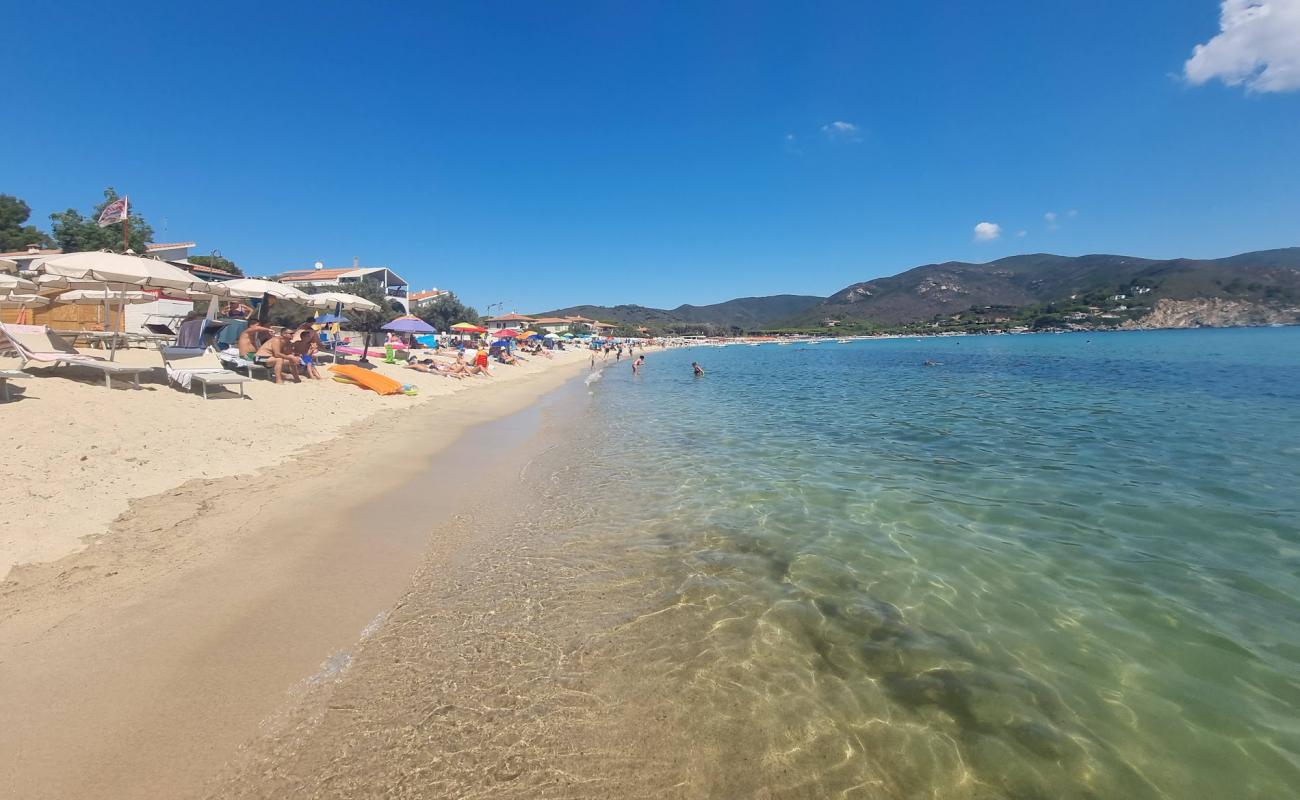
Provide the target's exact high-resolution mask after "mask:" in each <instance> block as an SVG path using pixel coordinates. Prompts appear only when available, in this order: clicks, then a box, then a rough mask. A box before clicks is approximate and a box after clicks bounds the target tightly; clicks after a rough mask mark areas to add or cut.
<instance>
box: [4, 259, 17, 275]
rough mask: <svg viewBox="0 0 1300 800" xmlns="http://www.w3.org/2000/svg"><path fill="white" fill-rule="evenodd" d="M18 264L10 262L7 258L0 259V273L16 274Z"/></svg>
mask: <svg viewBox="0 0 1300 800" xmlns="http://www.w3.org/2000/svg"><path fill="white" fill-rule="evenodd" d="M17 271H18V262H17V261H11V260H9V259H7V258H0V272H17Z"/></svg>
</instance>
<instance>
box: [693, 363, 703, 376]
mask: <svg viewBox="0 0 1300 800" xmlns="http://www.w3.org/2000/svg"><path fill="white" fill-rule="evenodd" d="M691 369H693V370H695V377H697V378H703V377H704V367H701V366H700V365H699V364H697V363H696V362H694V361H692V362H691Z"/></svg>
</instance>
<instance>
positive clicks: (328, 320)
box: [312, 314, 352, 325]
mask: <svg viewBox="0 0 1300 800" xmlns="http://www.w3.org/2000/svg"><path fill="white" fill-rule="evenodd" d="M351 321H352V320H350V319H348V318H347V317H345V316H343V315H341V314H321V315H320V316H319V317H317V318H316V319H314V320H312V322H316V323H319V324H321V325H333V324H335V323H338V324H339V325H342V324H343V323H345V322H351Z"/></svg>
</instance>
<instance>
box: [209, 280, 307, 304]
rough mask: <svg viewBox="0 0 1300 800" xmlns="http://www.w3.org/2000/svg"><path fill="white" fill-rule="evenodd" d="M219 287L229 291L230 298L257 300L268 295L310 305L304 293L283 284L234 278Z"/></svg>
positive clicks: (222, 282)
mask: <svg viewBox="0 0 1300 800" xmlns="http://www.w3.org/2000/svg"><path fill="white" fill-rule="evenodd" d="M221 286H223V287H225V288H226V289H228V290H229V291H230V296H231V297H245V298H258V297H262V296H264V295H270V296H271V297H274V298H275V299H277V300H292V301H293V302H295V303H299V304H301V305H309V304H310V303H309V301H308V298H310V297H311V295H309V294H307V293H306V292H304V291H301V290H300V289H295V288H294V287H292V286H288V285H286V284H283V283H276V282H275V281H268V280H264V279H262V278H235V279H234V280H229V281H221Z"/></svg>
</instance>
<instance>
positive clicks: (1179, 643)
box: [212, 329, 1300, 800]
mask: <svg viewBox="0 0 1300 800" xmlns="http://www.w3.org/2000/svg"><path fill="white" fill-rule="evenodd" d="M692 360H698V361H700V362H701V363H702V364H703V365H704V366H705V368H706V370H707V373H708V374H707V375H706V376H705V377H704V378H701V379H695V378H693V377H692V373H691V369H690V362H691V361H692ZM926 361H933V362H938V363H937V364H936V365H934V366H922V364H923V363H924V362H926ZM537 418H538V419H539V420H541V422H540V427H539V429H538V432H537V435H536V436H535V437H534V438H533V439H532V440H530V443H529V444H528V445H527V446H526V447H525V449H528V448H531V450H530V451H529V453H530V454H528V455H527V456H526V457H527V458H528V463H527V466H526V467H525V468H523V469H520V470H518V471H514V470H511V471H509V472H503V471H497V472H495V473H494V475H493V478H492V481H491V483H490V484H488V485H486V486H485V492H486V494H485V495H484V496H483V497H482V498H468V499H467V501H468V505H467V506H466V508H465V509H453V511H455V513H456V517H455V520H454V521H453V522H452V523H451V524H449V525H448V526H447V527H446V528H445V529H443V530H441V531H439V532H438V533H437V535H438V536H440V537H441V538H442V541H444V542H455V543H457V544H456V545H455V546H451V547H450V548H448V547H447V546H446V545H443V546H440V547H435V548H434V550H433V551H431V552H432V555H431V559H432V560H431V562H430V567H429V569H427V570H425V571H424V572H423V573H422V574H421V576H420V577H418V578H417V580H416V582H415V584H414V587H413V589H412V591H411V593H410V594H409V595H408V596H407V597H406V598H405V600H404V601H403V603H402V604H401V605H400V606H399V607H398V608H396V609H393V611H392V613H391V614H390V615H389V616H388V617H387V621H386V622H385V623H384V625H382V626H381V627H380V628H379V629H378V630H377V631H375V632H374V633H373V636H372V637H371V638H370V639H369V640H368V641H367V642H366V643H365V645H364V646H363V647H361V648H360V650H359V651H358V653H357V655H356V658H355V660H354V662H353V665H352V667H351V668H350V670H349V671H348V672H347V673H346V674H344V675H342V676H341V677H340V678H339V679H338V681H337V682H336V685H333V686H331V687H329V689H328V691H325V692H324V693H323V696H322V697H320V698H317V699H315V700H314V701H313V702H311V703H306V704H304V706H303V708H302V709H300V710H299V711H298V712H297V716H296V721H295V722H294V723H293V724H292V725H288V726H286V727H284V728H283V729H282V730H280V731H276V732H274V733H272V734H271V735H270V736H268V737H267V741H265V742H262V743H260V744H258V745H257V746H254V747H251V748H250V749H249V751H248V754H249V757H248V758H247V760H246V764H245V765H244V766H242V767H240V769H239V770H238V771H237V773H236V774H235V776H234V778H232V779H231V780H230V781H228V782H226V783H222V784H221V785H220V786H219V788H218V789H217V790H215V791H214V792H213V794H212V796H213V797H223V798H230V797H281V796H314V797H361V796H383V797H426V796H431V797H433V796H436V797H444V796H445V797H492V798H511V797H518V798H530V799H533V800H535V799H536V798H547V797H562V798H578V797H590V798H607V797H675V798H704V797H769V798H823V797H843V798H889V799H890V800H892V799H894V798H945V799H947V798H953V799H955V798H972V799H977V800H994V799H995V798H997V799H999V800H1003V799H1007V798H1014V799H1015V800H1030V799H1031V798H1032V799H1034V800H1037V799H1039V798H1042V799H1043V800H1047V799H1048V798H1099V799H1100V798H1126V799H1127V798H1136V799H1141V798H1216V799H1218V798H1258V799H1259V800H1272V799H1273V798H1283V797H1293V796H1295V787H1296V786H1300V718H1298V716H1297V709H1300V491H1297V487H1300V329H1266V330H1230V331H1178V332H1142V333H1122V334H1120V333H1117V334H1090V335H1059V336H1050V335H1044V336H1002V337H969V338H960V339H958V338H949V339H925V340H919V341H918V340H884V341H868V342H860V343H853V344H834V343H823V344H818V345H811V346H810V345H792V346H776V345H765V346H761V347H745V346H740V347H734V346H733V347H728V348H721V349H718V348H696V349H691V350H685V351H672V352H667V353H660V352H652V353H650V354H649V355H648V358H647V364H646V366H645V369H644V373H643V375H642V376H640V377H636V378H634V377H633V376H632V375H631V371H630V365H629V364H628V362H627V361H626V360H624V361H622V362H618V363H614V362H612V361H611V362H610V363H609V364H608V365H607V366H606V367H605V368H604V369H603V370H602V371H601V372H600V373H599V379H595V378H593V379H590V380H588V381H587V382H586V383H575V384H574V385H572V386H571V387H569V388H568V389H567V390H565V393H562V394H561V395H557V396H553V397H551V398H550V399H548V401H547V402H546V403H545V404H544V406H543V408H542V410H541V411H540V412H539V413H538V414H537ZM377 533H378V532H377ZM440 552H444V553H447V555H443V556H439V555H438V553H440Z"/></svg>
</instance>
